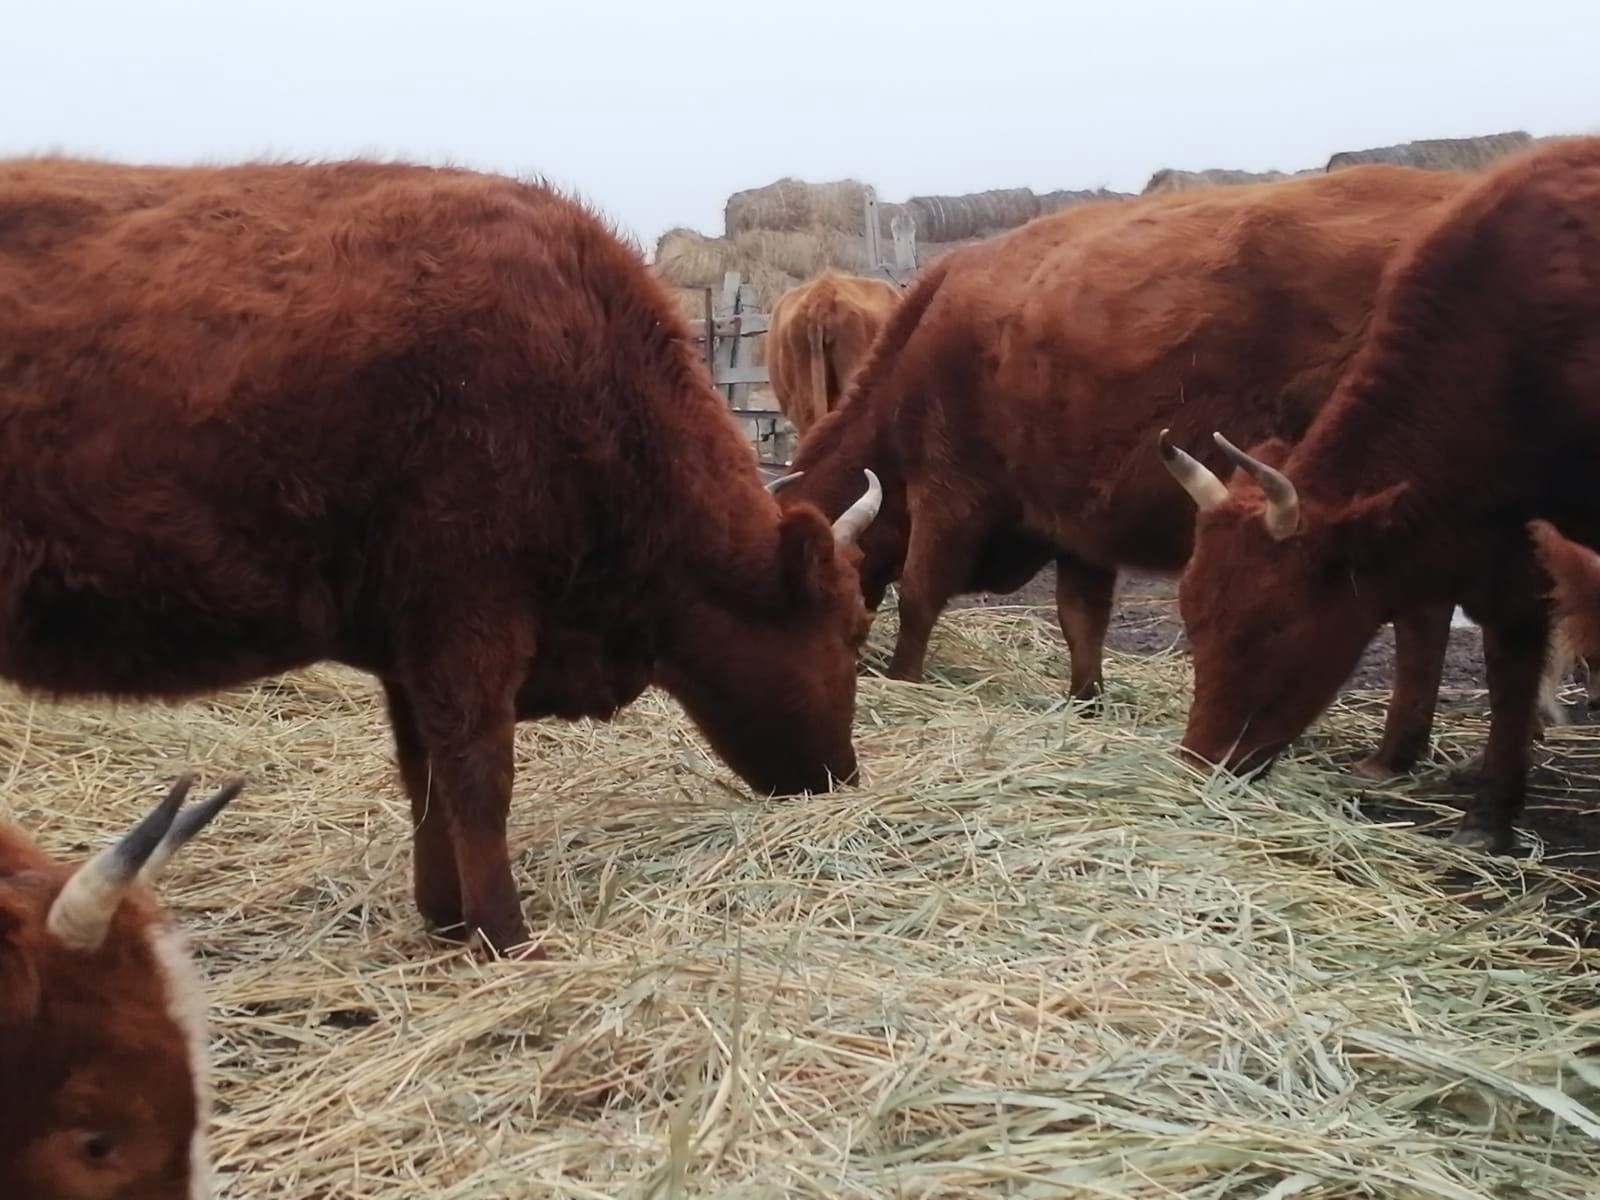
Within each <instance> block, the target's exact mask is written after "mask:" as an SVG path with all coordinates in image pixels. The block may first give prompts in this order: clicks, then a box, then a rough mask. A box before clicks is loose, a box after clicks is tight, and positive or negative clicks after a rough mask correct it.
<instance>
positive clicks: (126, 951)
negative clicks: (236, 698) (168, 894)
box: [0, 778, 242, 1200]
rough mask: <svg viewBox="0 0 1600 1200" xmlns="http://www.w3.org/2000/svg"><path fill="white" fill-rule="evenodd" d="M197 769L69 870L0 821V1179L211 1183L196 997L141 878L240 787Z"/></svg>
mask: <svg viewBox="0 0 1600 1200" xmlns="http://www.w3.org/2000/svg"><path fill="white" fill-rule="evenodd" d="M189 786H190V781H189V780H188V779H187V778H185V779H182V780H180V781H179V782H178V783H177V785H175V786H174V787H173V789H172V791H171V792H170V793H169V794H168V796H167V798H166V800H165V801H164V802H163V803H162V804H161V805H160V807H158V808H157V809H156V810H155V811H154V812H152V813H151V814H150V815H149V816H147V817H146V818H145V819H144V820H143V821H141V822H140V823H139V824H138V825H136V826H135V827H134V828H133V829H132V830H131V831H129V833H128V834H127V835H126V836H125V837H123V839H122V840H121V841H119V842H118V843H117V844H116V845H114V846H111V847H108V848H107V849H106V850H104V851H102V852H101V853H100V854H99V855H97V856H96V857H95V858H93V859H91V860H90V861H89V862H88V863H87V864H85V865H84V866H83V867H81V868H80V869H78V870H76V871H74V870H73V869H72V868H71V867H68V866H65V865H63V864H60V863H58V862H56V861H55V860H53V859H51V858H50V857H49V856H48V855H46V854H45V853H44V852H43V851H41V850H40V849H39V848H38V847H37V846H35V845H34V844H33V842H32V841H30V840H29V839H28V838H27V837H25V836H24V835H22V834H21V833H20V832H19V831H17V830H15V829H6V828H3V827H0V1181H3V1183H4V1186H3V1187H0V1195H3V1196H5V1197H6V1200H47V1198H48V1200H202V1198H204V1197H209V1196H210V1195H211V1166H210V1159H209V1155H208V1153H207V1150H206V1136H205V1129H206V1125H207V1123H208V1120H209V1115H210V1112H209V1097H208V1090H207V1078H206V1028H205V1011H204V1004H203V1002H202V1000H201V998H200V991H199V987H198V983H197V980H196V978H195V974H194V971H193V968H192V967H191V965H190V963H189V958H188V954H187V951H186V949H185V946H184V941H183V935H182V934H181V933H180V932H179V930H178V929H177V928H176V927H175V926H174V925H172V924H171V923H170V922H169V921H168V920H167V918H166V917H165V915H164V914H163V913H162V911H161V909H160V907H159V906H158V905H157V904H156V902H155V900H154V899H153V898H152V896H151V894H150V892H149V890H148V888H147V887H146V886H145V885H146V884H148V883H149V882H150V881H151V880H152V879H153V878H154V877H155V876H156V875H157V874H158V873H159V872H160V870H161V869H162V868H163V867H164V866H165V865H166V863H167V861H168V860H169V859H170V858H171V856H172V855H173V853H175V852H176V851H177V849H178V848H179V847H180V846H182V845H183V843H184V842H186V841H187V840H188V839H189V838H191V837H193V836H194V835H195V834H196V833H198V832H199V831H200V830H201V829H202V828H204V827H205V825H206V824H207V823H208V822H209V821H210V820H211V819H212V818H213V817H214V816H215V815H216V814H217V813H218V812H220V811H221V810H222V808H223V806H224V805H226V804H227V803H228V802H229V801H230V800H231V799H233V797H234V796H235V795H237V794H238V792H239V789H240V788H241V787H242V782H240V781H235V782H232V783H230V784H228V785H227V786H226V787H224V788H223V789H222V790H221V791H219V792H218V793H217V794H216V795H215V796H213V797H212V798H211V799H209V800H207V801H205V802H204V803H202V804H199V805H196V806H194V807H192V808H190V809H189V810H187V811H185V812H182V813H181V814H180V812H179V810H180V808H181V806H182V804H183V799H184V796H185V794H186V793H187V792H188V789H189Z"/></svg>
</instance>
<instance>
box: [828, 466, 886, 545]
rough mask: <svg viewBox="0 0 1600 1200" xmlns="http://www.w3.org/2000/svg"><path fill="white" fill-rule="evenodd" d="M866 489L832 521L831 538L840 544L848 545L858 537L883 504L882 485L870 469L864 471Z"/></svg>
mask: <svg viewBox="0 0 1600 1200" xmlns="http://www.w3.org/2000/svg"><path fill="white" fill-rule="evenodd" d="M866 476H867V490H866V491H865V492H864V493H862V496H861V498H860V499H859V500H857V501H856V502H855V503H854V504H852V505H851V506H850V507H849V508H847V509H845V510H844V512H842V513H840V514H839V519H838V520H837V521H835V522H834V523H833V540H834V541H836V542H838V543H839V544H840V545H849V544H851V543H852V542H854V541H855V540H856V539H857V538H859V537H860V536H861V534H862V532H863V531H864V530H865V529H866V527H867V526H868V525H871V524H872V518H873V517H875V516H877V515H878V509H879V508H880V507H882V505H883V485H882V484H880V483H879V482H878V477H877V476H876V475H874V474H873V473H872V472H871V471H870V470H868V471H867V472H866Z"/></svg>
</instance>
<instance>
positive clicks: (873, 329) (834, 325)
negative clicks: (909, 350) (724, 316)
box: [766, 271, 900, 436]
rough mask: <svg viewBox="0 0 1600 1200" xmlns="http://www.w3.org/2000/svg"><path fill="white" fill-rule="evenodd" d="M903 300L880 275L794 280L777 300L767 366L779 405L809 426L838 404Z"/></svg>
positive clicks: (800, 429)
mask: <svg viewBox="0 0 1600 1200" xmlns="http://www.w3.org/2000/svg"><path fill="white" fill-rule="evenodd" d="M899 303H900V289H899V288H897V287H895V286H894V284H892V283H889V282H887V281H885V280H882V279H865V278H862V277H860V276H856V275H843V274H840V273H839V272H837V271H829V272H827V273H826V274H823V275H820V276H818V277H817V278H816V279H813V280H810V281H809V282H806V283H802V284H801V285H800V286H799V287H794V288H790V289H789V290H788V291H787V292H785V293H783V295H781V296H779V297H778V301H777V303H776V304H774V305H773V306H772V314H771V318H770V321H769V324H768V326H767V346H766V357H767V374H768V375H769V376H770V377H771V379H772V391H773V394H774V395H775V396H776V397H777V398H778V409H779V411H781V412H782V413H783V415H784V417H785V419H787V420H788V422H789V424H791V425H793V426H794V428H795V432H796V433H798V434H800V435H801V436H804V435H805V433H806V432H807V431H808V430H809V429H810V428H811V427H812V426H813V425H815V424H816V423H817V422H818V421H819V420H821V419H822V418H823V417H825V416H827V415H828V414H829V413H830V412H832V411H833V410H834V409H836V408H838V407H839V401H840V398H841V396H842V395H843V394H844V390H845V385H846V384H847V383H848V382H849V381H850V377H851V376H852V375H854V374H855V371H856V368H858V367H859V366H860V365H861V364H862V362H864V361H865V360H866V357H867V351H868V350H869V349H870V348H871V346H872V340H873V338H875V337H877V336H878V332H879V331H880V330H881V329H882V328H883V326H884V323H885V322H887V321H888V319H889V317H890V315H891V314H892V313H893V312H894V309H895V306H896V305H897V304H899Z"/></svg>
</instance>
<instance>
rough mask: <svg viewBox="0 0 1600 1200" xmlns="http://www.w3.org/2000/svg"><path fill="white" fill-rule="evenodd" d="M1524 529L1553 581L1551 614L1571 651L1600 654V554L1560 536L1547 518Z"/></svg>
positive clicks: (1589, 655)
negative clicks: (1529, 535) (1530, 536)
mask: <svg viewBox="0 0 1600 1200" xmlns="http://www.w3.org/2000/svg"><path fill="white" fill-rule="evenodd" d="M1528 532H1529V533H1530V534H1532V535H1533V548H1534V555H1535V557H1537V558H1538V560H1539V565H1540V566H1541V567H1543V568H1544V570H1545V573H1546V574H1547V575H1549V576H1550V579H1551V582H1552V583H1553V584H1554V587H1553V588H1552V589H1551V591H1550V599H1551V600H1552V601H1553V602H1554V611H1553V612H1552V613H1551V617H1552V618H1553V620H1554V621H1556V622H1557V623H1559V625H1560V627H1561V631H1562V633H1563V635H1564V636H1565V637H1566V639H1567V641H1568V642H1569V644H1570V648H1571V650H1572V652H1573V653H1574V654H1576V655H1579V656H1580V657H1583V658H1593V657H1595V656H1596V655H1600V554H1596V553H1595V552H1594V551H1593V550H1591V549H1589V547H1587V546H1583V545H1580V544H1578V543H1577V542H1574V541H1571V540H1569V539H1568V538H1564V537H1562V536H1561V534H1560V533H1559V532H1558V531H1557V530H1556V527H1555V526H1554V525H1552V524H1550V522H1548V521H1530V522H1528Z"/></svg>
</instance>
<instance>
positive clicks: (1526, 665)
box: [1450, 621, 1546, 853]
mask: <svg viewBox="0 0 1600 1200" xmlns="http://www.w3.org/2000/svg"><path fill="white" fill-rule="evenodd" d="M1545 634H1546V631H1545V629H1544V628H1543V627H1542V626H1541V624H1540V623H1539V622H1537V621H1530V622H1526V623H1523V624H1517V625H1509V626H1503V627H1490V626H1487V625H1486V626H1484V627H1483V658H1484V666H1485V668H1486V674H1487V675H1488V683H1489V741H1488V745H1487V746H1486V747H1485V748H1484V753H1483V760H1482V767H1481V771H1480V773H1479V778H1478V779H1477V783H1476V788H1475V794H1474V795H1473V797H1472V800H1471V801H1470V803H1469V804H1468V806H1467V811H1466V813H1465V814H1464V815H1463V816H1462V818H1461V823H1460V825H1459V826H1458V827H1457V829H1456V831H1455V833H1454V834H1452V835H1451V837H1450V840H1451V841H1452V842H1455V843H1457V844H1458V845H1463V846H1470V847H1472V848H1474V849H1479V850H1486V851H1490V852H1494V853H1503V852H1505V851H1508V850H1510V849H1511V847H1512V845H1513V843H1514V841H1515V835H1514V832H1513V830H1512V823H1513V822H1514V821H1515V820H1516V819H1517V817H1518V816H1520V815H1521V813H1522V805H1523V800H1524V798H1525V796H1526V794H1527V786H1528V758H1529V748H1530V746H1531V744H1532V741H1533V738H1532V736H1531V734H1532V731H1533V728H1534V725H1535V722H1536V721H1537V712H1538V699H1539V683H1540V679H1541V676H1542V675H1543V674H1544V669H1545Z"/></svg>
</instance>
